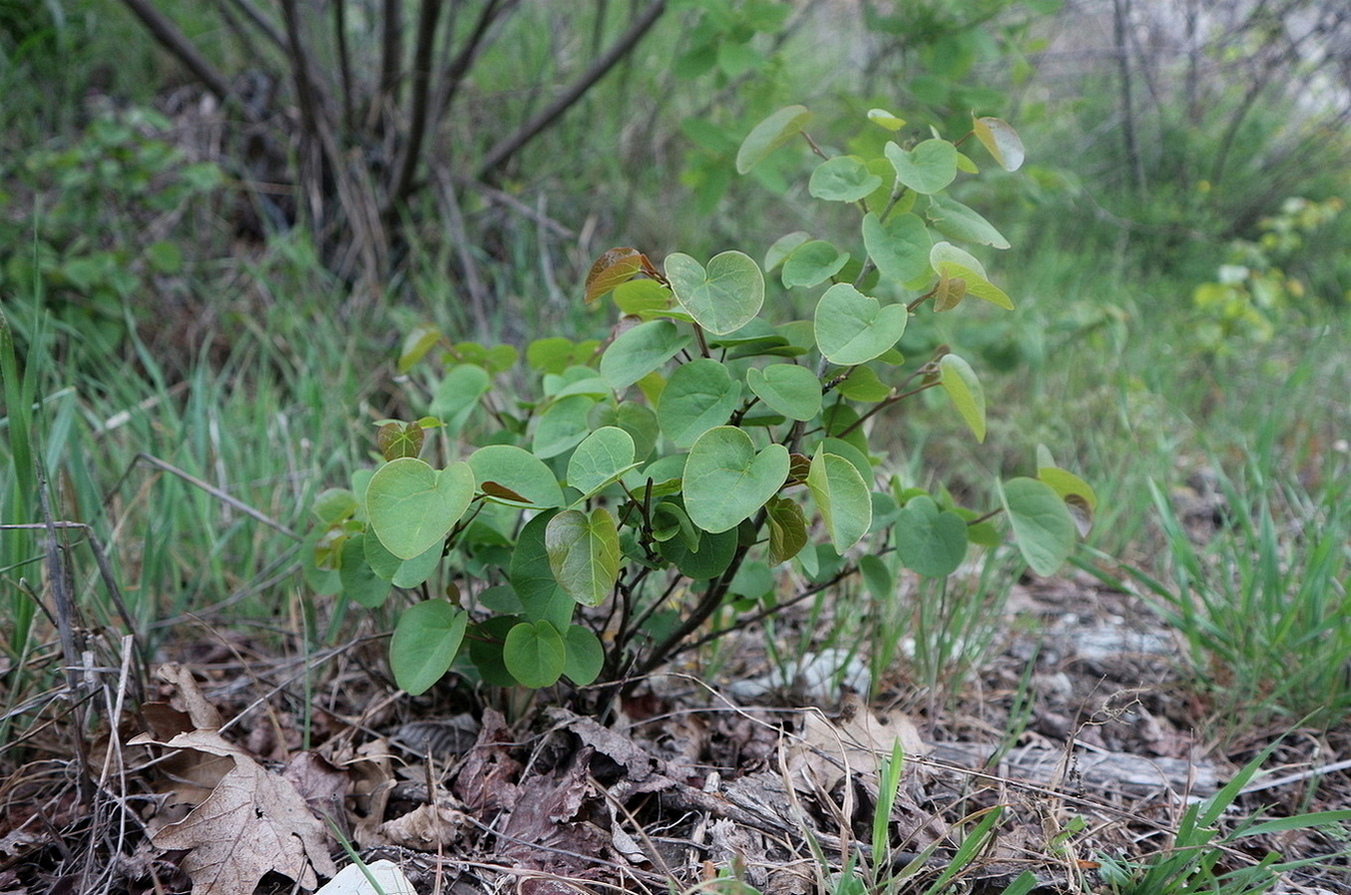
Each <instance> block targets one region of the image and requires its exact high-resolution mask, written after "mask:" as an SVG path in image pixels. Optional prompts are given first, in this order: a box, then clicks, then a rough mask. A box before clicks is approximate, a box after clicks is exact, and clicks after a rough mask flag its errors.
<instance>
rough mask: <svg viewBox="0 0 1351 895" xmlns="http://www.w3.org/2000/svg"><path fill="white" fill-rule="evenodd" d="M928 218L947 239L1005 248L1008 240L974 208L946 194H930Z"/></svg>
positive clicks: (1007, 245)
mask: <svg viewBox="0 0 1351 895" xmlns="http://www.w3.org/2000/svg"><path fill="white" fill-rule="evenodd" d="M927 214H928V218H929V220H930V221H932V222H933V225H934V229H935V230H937V231H938V232H939V233H942V234H943V235H944V236H946V237H947V238H948V239H960V240H961V241H962V242H974V243H978V244H979V245H987V246H994V247H995V248H996V249H1007V248H1008V247H1009V241H1008V240H1007V239H1005V238H1004V234H1002V233H1000V232H999V231H998V230H996V229H995V226H994V224H991V223H990V222H989V221H987V220H985V218H983V217H981V216H980V215H979V214H978V213H977V212H976V211H975V209H972V208H968V207H967V206H965V205H963V204H962V203H960V202H958V201H957V200H956V199H949V198H948V197H946V196H930V197H929V210H928V213H927Z"/></svg>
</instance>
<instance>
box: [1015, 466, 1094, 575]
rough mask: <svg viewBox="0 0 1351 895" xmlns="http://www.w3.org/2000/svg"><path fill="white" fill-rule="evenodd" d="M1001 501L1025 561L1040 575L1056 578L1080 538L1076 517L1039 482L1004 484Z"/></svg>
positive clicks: (1025, 481) (1053, 492) (1016, 480)
mask: <svg viewBox="0 0 1351 895" xmlns="http://www.w3.org/2000/svg"><path fill="white" fill-rule="evenodd" d="M999 499H1000V501H1001V502H1002V503H1003V504H1004V512H1006V513H1008V516H1009V524H1010V525H1011V526H1012V527H1013V537H1014V539H1015V540H1016V541H1017V543H1018V549H1019V550H1020V551H1022V554H1023V558H1024V559H1026V560H1027V564H1028V566H1029V567H1031V569H1032V571H1034V572H1036V573H1037V574H1038V575H1054V574H1055V572H1056V570H1057V569H1059V568H1060V566H1061V564H1063V563H1064V562H1065V560H1066V559H1068V558H1069V555H1070V553H1071V552H1072V551H1073V550H1074V542H1075V541H1076V540H1077V538H1078V529H1077V528H1076V527H1075V525H1074V517H1073V516H1071V515H1070V511H1069V509H1068V508H1067V507H1066V506H1065V502H1064V501H1062V500H1061V499H1060V495H1059V494H1057V493H1056V492H1055V489H1054V488H1052V487H1051V486H1050V485H1048V484H1046V483H1045V482H1039V481H1037V480H1036V479H1029V478H1016V479H1010V480H1009V481H1007V482H1004V483H1003V485H1002V487H1000V489H999Z"/></svg>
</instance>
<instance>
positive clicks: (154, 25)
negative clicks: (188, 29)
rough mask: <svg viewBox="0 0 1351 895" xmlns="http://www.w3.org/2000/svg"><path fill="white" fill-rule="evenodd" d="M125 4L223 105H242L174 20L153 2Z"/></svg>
mask: <svg viewBox="0 0 1351 895" xmlns="http://www.w3.org/2000/svg"><path fill="white" fill-rule="evenodd" d="M122 3H123V5H124V6H126V7H127V9H129V10H131V12H132V14H133V15H135V16H136V17H137V18H138V19H140V20H141V22H142V23H143V24H144V25H145V27H146V29H147V30H148V31H149V32H150V34H151V36H153V37H154V38H155V40H157V41H159V43H160V45H161V46H163V47H164V48H165V49H166V50H168V51H169V52H170V53H172V54H173V55H174V56H176V57H177V58H178V61H180V62H182V63H183V65H184V66H186V67H187V69H188V71H190V72H192V74H193V76H194V77H196V78H197V80H199V81H201V82H202V84H203V85H204V86H205V87H206V89H207V90H209V91H211V93H212V95H213V96H215V97H216V99H218V100H220V102H221V104H222V105H239V104H238V103H236V102H235V99H236V97H235V96H234V92H233V91H232V90H231V89H230V82H229V81H228V80H226V78H225V76H224V75H222V74H221V73H220V72H218V71H217V70H216V69H215V67H214V66H213V65H212V64H211V63H210V62H207V61H206V57H205V56H203V55H202V54H201V53H200V52H198V50H197V45H196V44H194V43H193V42H192V41H191V40H189V39H188V36H187V35H186V34H184V33H183V32H182V31H181V30H179V28H178V26H177V25H176V24H174V21H173V20H172V19H170V18H169V17H168V16H166V15H164V13H162V12H160V11H159V10H158V9H156V8H155V7H154V6H152V5H151V3H150V0H122ZM246 111H247V110H246ZM250 117H252V116H250Z"/></svg>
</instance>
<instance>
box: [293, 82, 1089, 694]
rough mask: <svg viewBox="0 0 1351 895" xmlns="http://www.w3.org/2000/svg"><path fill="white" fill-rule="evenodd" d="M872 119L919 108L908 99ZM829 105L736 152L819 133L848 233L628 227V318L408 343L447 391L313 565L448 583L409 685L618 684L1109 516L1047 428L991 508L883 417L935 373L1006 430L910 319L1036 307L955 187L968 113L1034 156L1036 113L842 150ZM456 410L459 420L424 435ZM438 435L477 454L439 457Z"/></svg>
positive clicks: (818, 177) (617, 295) (972, 411)
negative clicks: (645, 248)
mask: <svg viewBox="0 0 1351 895" xmlns="http://www.w3.org/2000/svg"><path fill="white" fill-rule="evenodd" d="M868 118H869V119H870V122H869V123H868V124H867V125H866V126H868V127H878V126H880V127H882V128H885V129H886V130H888V131H890V132H892V133H893V134H895V133H896V132H899V131H900V130H901V129H902V128H903V127H904V122H903V121H901V120H900V119H898V118H896V117H895V116H893V115H891V114H889V113H887V112H884V111H882V110H873V111H872V112H870V113H869V114H868ZM810 121H811V115H810V113H809V112H808V111H807V110H806V109H805V108H803V107H801V106H790V107H789V108H786V109H782V110H780V111H778V112H776V113H775V114H773V115H771V116H770V117H769V118H767V119H766V120H765V121H763V122H761V123H760V124H759V125H757V126H756V127H755V128H754V129H753V130H752V131H751V132H750V134H749V135H748V136H747V137H746V139H745V141H744V143H743V144H742V146H741V149H740V152H739V153H738V155H737V161H736V164H737V170H738V171H739V172H740V173H742V174H745V173H747V172H748V171H750V170H751V169H752V168H754V167H755V166H756V165H757V164H758V163H760V162H761V161H763V160H764V159H765V158H766V157H767V156H768V155H769V154H770V153H772V152H774V151H775V150H776V149H778V148H779V147H780V146H782V145H783V144H785V143H787V142H788V141H790V140H794V139H798V138H802V139H805V140H806V142H807V145H808V146H810V148H811V150H812V151H813V152H814V153H815V154H817V155H818V156H820V157H821V162H820V163H819V164H818V165H817V166H816V168H815V170H813V171H812V173H811V177H810V180H809V181H808V183H807V190H808V192H809V193H810V195H811V196H813V197H815V198H816V199H819V200H821V201H823V202H833V203H845V204H847V205H852V206H854V207H856V208H857V209H858V212H859V215H860V230H859V232H858V233H857V234H855V235H854V238H853V239H852V240H851V241H849V242H848V243H846V244H845V246H844V247H840V246H838V245H836V244H835V243H834V242H830V241H827V240H824V239H820V238H816V237H815V236H814V235H813V234H808V233H801V232H800V233H792V234H789V235H788V236H785V237H783V238H782V239H779V240H778V241H777V242H775V243H774V244H773V245H772V246H771V247H770V248H769V251H768V253H767V254H766V256H765V258H764V264H763V266H762V265H760V264H757V263H756V261H755V260H754V259H752V258H751V257H750V256H749V255H747V254H745V253H743V252H740V251H726V252H722V253H721V254H718V255H715V256H714V257H712V258H710V259H708V260H707V261H700V260H699V259H696V258H693V257H690V256H689V255H685V254H680V253H676V254H672V255H669V256H667V257H666V258H665V259H663V261H662V263H661V265H660V267H658V265H656V264H654V263H653V262H652V261H651V260H650V259H649V258H648V257H647V256H646V255H645V254H643V253H642V252H641V251H639V250H637V249H633V248H616V249H611V250H610V251H608V252H606V253H604V254H603V255H602V256H601V257H600V258H599V259H598V260H597V261H596V263H595V265H594V266H593V267H592V269H591V271H590V273H589V275H588V276H587V278H586V282H585V287H584V300H585V302H586V303H587V304H589V305H594V304H595V303H597V302H600V301H601V300H602V299H605V298H607V297H608V298H609V300H610V301H612V302H613V304H614V306H615V308H616V309H617V310H618V312H619V315H620V318H619V322H618V323H617V324H616V326H615V327H614V330H613V332H612V334H611V336H610V338H609V339H607V340H605V341H604V342H599V341H583V342H573V341H570V340H568V339H564V338H547V339H541V340H539V341H536V342H534V343H532V344H530V345H529V347H528V348H527V349H526V352H525V358H524V360H525V367H526V368H527V373H526V375H525V376H524V377H522V376H521V375H520V371H518V370H516V369H515V368H516V367H517V365H518V362H519V361H520V358H519V356H518V352H517V351H516V349H514V348H513V347H511V346H503V345H499V346H495V347H491V348H489V347H485V346H482V345H478V344H474V343H458V344H454V343H452V342H450V341H449V340H448V339H446V338H445V337H444V336H442V335H441V334H440V333H438V332H437V331H435V329H433V328H431V327H425V326H424V327H418V328H416V329H415V330H414V331H413V332H411V333H409V334H408V336H407V338H406V340H405V342H404V346H403V352H402V355H401V357H400V358H399V369H400V370H401V371H405V372H406V371H408V370H410V369H412V368H413V367H414V365H422V366H426V365H428V364H430V365H431V366H433V367H434V372H432V373H430V374H428V376H427V379H426V380H425V382H426V384H427V385H428V390H427V392H426V394H427V396H428V398H429V400H428V401H427V404H426V411H427V416H426V417H424V418H423V419H420V420H417V421H413V422H402V421H389V422H386V423H384V424H383V425H382V426H381V428H380V431H379V441H378V444H379V449H380V452H381V454H382V455H383V458H384V462H383V463H382V464H381V465H380V466H378V468H376V469H375V470H373V471H370V470H366V471H362V472H361V473H359V474H357V475H356V476H354V477H353V478H354V480H353V482H352V485H351V488H350V489H346V490H334V491H330V492H326V493H325V494H324V495H323V496H322V498H321V499H320V500H319V501H318V502H317V505H316V507H315V515H316V517H317V519H318V524H317V526H316V530H315V532H314V533H313V535H312V540H311V543H312V547H313V550H312V551H311V554H312V556H311V561H312V568H311V570H310V572H311V580H312V582H314V583H315V585H316V586H318V587H321V588H324V589H326V590H328V591H338V590H341V592H342V593H343V594H344V595H346V596H347V597H350V599H351V600H353V601H355V602H356V603H359V604H361V605H363V606H367V607H378V606H380V605H381V604H383V603H384V602H385V601H386V599H387V598H388V596H389V594H390V593H391V591H394V590H396V589H397V590H399V591H401V592H410V591H412V592H416V593H420V594H421V596H422V597H423V599H421V600H419V601H418V602H415V603H413V604H412V605H411V606H407V608H404V609H402V611H401V612H400V614H399V617H398V622H397V624H396V626H395V628H394V636H393V639H392V641H391V643H390V664H391V667H392V669H393V673H394V677H395V680H396V681H397V682H398V684H399V686H400V687H402V688H403V689H405V690H407V691H408V692H409V693H413V694H417V693H422V692H424V691H425V690H427V689H428V688H430V687H431V686H432V685H433V684H435V683H436V682H437V681H438V680H439V679H440V678H441V677H442V676H443V675H444V674H446V673H447V671H449V670H450V669H451V668H452V667H455V668H457V669H459V670H460V671H461V672H462V673H464V674H466V675H470V676H475V675H476V676H477V678H478V679H479V680H481V681H482V682H485V683H487V684H491V685H501V686H521V687H528V688H539V687H549V686H552V685H554V684H557V683H559V682H560V681H563V682H565V683H567V684H570V685H572V686H573V687H582V686H585V685H588V684H592V683H594V682H600V683H609V684H613V685H614V686H613V687H611V688H609V690H608V692H610V693H613V692H614V691H615V689H618V688H622V687H623V686H625V685H627V684H629V683H631V682H633V681H636V680H638V679H639V678H641V676H643V675H645V674H646V673H648V672H651V671H653V670H654V669H657V668H658V667H659V666H661V665H662V664H663V663H666V662H667V661H669V660H671V659H672V658H673V657H675V656H676V655H678V654H680V653H682V652H684V651H687V650H690V649H693V648H695V647H697V646H699V645H701V644H703V643H706V642H708V641H709V640H711V639H713V638H716V637H717V636H720V635H721V634H724V633H726V632H727V631H730V630H733V629H735V628H736V627H739V626H743V625H746V624H749V623H751V622H753V621H755V620H757V619H760V618H764V617H766V616H767V615H769V614H771V613H773V612H775V611H777V610H778V609H780V608H782V607H784V606H785V605H787V604H789V603H791V602H794V601H797V600H801V599H804V598H806V597H808V596H810V595H812V594H815V593H818V592H820V591H822V590H824V589H827V588H831V587H834V586H836V585H838V584H839V583H840V582H842V581H843V579H845V578H846V577H848V576H852V575H857V574H861V575H863V576H864V577H865V578H866V580H867V582H868V585H869V586H868V591H869V592H871V593H873V594H887V593H894V592H895V591H896V584H897V576H898V575H900V574H902V573H903V572H904V571H906V570H908V571H909V572H912V573H914V574H916V575H921V576H928V577H936V578H941V577H944V576H947V575H950V574H952V573H953V572H955V571H956V570H957V568H958V567H959V566H960V565H961V563H962V561H963V559H964V557H965V556H966V552H967V548H968V545H970V544H973V543H975V544H983V545H991V546H993V545H998V544H1000V543H1002V542H1003V540H1004V538H1005V532H1004V531H1003V530H1002V529H1007V532H1008V534H1009V535H1010V536H1011V538H1012V540H1013V541H1014V542H1015V543H1016V544H1017V547H1018V549H1020V550H1021V552H1022V555H1023V557H1024V558H1025V559H1026V562H1027V564H1028V566H1030V567H1031V568H1032V569H1033V570H1034V571H1035V572H1037V573H1038V574H1042V575H1049V574H1051V573H1053V572H1055V570H1056V569H1057V568H1058V567H1059V566H1060V565H1061V563H1062V562H1063V561H1064V560H1065V559H1066V557H1067V556H1068V555H1069V553H1070V551H1071V550H1072V549H1073V547H1074V544H1075V541H1076V538H1077V528H1076V523H1075V520H1074V518H1073V516H1072V515H1071V513H1070V512H1069V509H1068V508H1067V506H1066V504H1067V502H1068V503H1071V504H1074V505H1076V507H1077V508H1078V509H1080V510H1081V511H1083V512H1084V513H1089V514H1091V512H1092V509H1093V505H1094V500H1095V498H1094V496H1093V492H1092V490H1091V489H1090V488H1089V487H1088V486H1087V485H1086V484H1085V483H1084V482H1083V481H1082V480H1080V479H1079V478H1078V477H1076V476H1075V475H1073V474H1072V473H1069V472H1067V471H1065V470H1062V469H1059V468H1057V467H1056V466H1055V464H1054V462H1053V461H1052V460H1051V459H1050V457H1049V454H1048V453H1047V452H1046V451H1045V450H1044V449H1043V450H1041V451H1039V456H1038V467H1039V468H1038V471H1037V475H1036V477H1035V478H1030V477H1021V478H1013V479H1010V480H1008V481H1003V482H995V483H994V487H993V491H994V493H995V494H996V495H997V500H998V503H997V505H995V506H993V507H989V508H985V509H981V510H976V509H967V508H963V507H959V506H954V505H952V504H951V502H950V499H949V498H948V497H947V496H946V492H944V491H940V492H939V493H930V492H927V491H924V490H921V489H918V488H913V487H904V486H903V485H902V483H900V482H899V481H898V480H897V479H895V478H888V477H883V476H881V475H880V474H879V468H880V466H879V464H880V462H881V460H882V459H883V458H881V457H879V455H878V453H877V452H875V451H874V450H873V449H872V448H871V447H870V445H869V442H868V432H869V428H870V425H869V424H870V422H871V421H872V420H873V418H874V417H876V416H878V415H879V414H885V413H887V412H889V411H891V410H893V409H894V408H895V405H897V404H900V403H902V402H904V401H908V400H913V399H915V398H916V396H918V395H919V394H920V393H921V392H924V391H927V390H929V389H940V390H941V391H942V392H945V393H946V395H947V397H948V398H949V399H950V402H951V405H952V407H953V408H954V409H955V410H956V411H957V416H958V417H959V418H960V420H961V421H962V422H963V423H964V424H965V426H966V427H967V428H968V429H969V430H970V432H971V434H972V435H973V436H974V437H975V438H976V440H977V441H983V440H984V438H985V398H984V393H983V392H982V390H981V385H980V382H979V381H978V379H977V377H976V373H975V371H974V370H973V369H972V367H971V365H970V364H969V363H967V361H965V360H964V359H962V358H961V357H959V356H958V355H956V354H953V353H951V352H949V351H948V349H947V348H946V347H940V348H939V349H938V350H936V351H935V352H934V353H933V355H932V356H931V357H927V358H924V359H922V360H921V361H919V362H910V361H909V360H907V359H906V358H905V357H903V356H902V355H901V353H900V351H899V350H898V349H897V343H898V342H899V341H900V340H901V337H902V336H903V335H904V334H905V331H906V326H907V325H908V323H909V322H910V320H911V318H912V317H914V316H916V315H919V314H946V313H952V312H955V311H958V310H959V309H960V307H961V305H962V304H963V303H964V302H967V301H970V300H973V299H974V300H978V301H984V302H989V303H991V304H993V305H996V306H998V307H1000V308H1004V309H1010V310H1011V309H1012V308H1013V302H1012V301H1011V300H1010V299H1009V297H1008V296H1007V295H1006V294H1005V293H1004V292H1003V291H1002V290H1001V289H1000V288H999V287H998V286H996V285H995V284H994V283H992V282H991V281H990V278H989V277H988V276H987V274H986V270H985V267H984V266H983V265H982V264H981V262H980V261H979V260H977V258H976V257H975V256H974V255H972V254H971V253H970V252H968V251H967V250H966V249H965V248H961V247H960V246H959V245H958V243H966V244H977V245H985V246H991V247H994V248H997V249H1003V248H1007V247H1008V242H1007V241H1006V240H1005V239H1004V237H1003V236H1002V235H1001V234H1000V233H999V231H998V230H997V229H995V227H994V226H992V225H991V224H990V223H989V222H988V221H987V220H986V219H985V218H983V217H982V216H981V215H979V214H978V213H976V212H975V211H974V210H972V209H971V208H969V207H967V206H966V205H964V204H962V203H961V202H958V201H956V200H955V199H953V198H951V197H950V196H948V195H946V194H945V190H947V188H948V187H949V186H950V185H951V184H952V183H953V182H954V181H955V180H956V179H957V178H958V177H959V176H960V175H962V174H967V175H974V174H976V173H977V167H976V164H975V162H974V161H972V159H971V158H969V157H968V156H967V155H965V154H964V153H963V151H962V148H961V147H962V144H964V143H965V142H966V141H967V140H968V138H970V137H973V136H974V137H975V138H976V142H977V143H979V144H980V145H982V146H984V148H985V150H986V151H987V152H988V153H989V155H990V156H992V157H993V159H994V161H995V163H996V164H998V165H999V166H1001V167H1002V168H1004V169H1005V170H1008V171H1013V170H1016V169H1017V168H1018V167H1019V165H1020V164H1021V163H1022V160H1023V148H1022V144H1021V142H1020V141H1019V139H1018V135H1017V134H1016V133H1015V132H1014V130H1013V128H1011V127H1010V126H1009V125H1008V124H1006V123H1004V122H1003V121H1000V120H998V119H995V118H974V119H973V121H972V129H971V132H970V133H968V134H967V135H966V136H964V137H962V138H961V139H960V140H958V141H956V142H955V143H954V142H949V141H947V140H944V139H940V138H937V137H932V138H928V139H922V140H920V141H918V142H914V141H906V142H904V143H903V142H900V138H899V137H897V138H896V140H893V141H889V142H886V143H885V146H884V149H883V151H882V152H881V153H880V154H878V155H877V156H876V157H873V158H864V157H859V156H854V155H837V156H827V154H826V153H824V152H822V151H821V150H820V149H819V148H818V144H817V143H816V142H815V141H813V140H812V139H811V137H810V136H809V135H808V133H807V131H806V127H807V126H808V124H809V122H810ZM766 272H768V273H770V274H776V279H777V280H778V282H777V283H767V282H766ZM794 292H796V293H797V294H798V295H802V294H811V295H815V310H814V312H813V314H812V316H811V318H810V319H806V320H790V321H785V320H781V319H780V318H781V317H783V316H785V315H786V314H787V312H788V309H789V308H791V306H792V305H794V304H797V305H801V304H802V302H801V301H791V302H790V300H789V298H790V293H794ZM508 374H511V375H508ZM520 381H527V382H528V383H529V388H528V390H526V391H523V392H518V391H517V390H516V389H515V387H514V386H515V384H516V383H518V382H520ZM429 430H431V431H436V432H439V433H440V435H441V437H440V438H438V439H432V440H430V441H429V444H424V434H425V433H426V432H427V431H429ZM431 444H435V445H436V451H429V450H428V448H429V447H430V446H431ZM438 451H439V452H444V454H445V455H447V456H448V457H453V458H454V459H447V458H446V457H443V458H440V459H438V460H436V461H435V462H428V460H426V459H423V458H422V455H423V454H425V453H436V452H438ZM786 563H791V564H792V565H793V567H794V569H795V571H796V572H797V574H796V575H795V576H792V580H795V581H797V582H806V584H805V586H803V585H799V586H798V589H797V591H796V592H784V589H785V588H787V584H786V582H787V580H789V578H788V576H783V575H777V574H775V570H776V569H779V568H781V567H783V566H784V564H786ZM725 607H731V609H732V612H731V613H730V614H729V613H726V612H720V610H722V609H724V608H725ZM729 615H730V617H733V618H735V619H736V620H735V621H734V622H732V623H731V624H728V623H727V621H726V619H727V618H728V617H729ZM715 616H716V617H717V618H718V619H720V620H721V621H722V624H723V625H724V627H721V628H714V627H713V626H712V625H711V624H710V622H711V620H712V619H714V618H715ZM603 691H605V688H597V689H596V691H595V692H603ZM598 704H599V700H598Z"/></svg>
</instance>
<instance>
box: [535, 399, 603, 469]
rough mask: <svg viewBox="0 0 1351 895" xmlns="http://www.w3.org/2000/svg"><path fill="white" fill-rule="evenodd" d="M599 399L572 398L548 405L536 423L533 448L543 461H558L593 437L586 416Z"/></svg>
mask: <svg viewBox="0 0 1351 895" xmlns="http://www.w3.org/2000/svg"><path fill="white" fill-rule="evenodd" d="M595 403H596V399H595V398H593V397H591V396H590V395H569V396H567V397H566V398H560V399H558V400H557V401H554V402H553V403H552V404H550V405H549V407H548V409H547V410H545V411H544V413H542V414H540V417H539V421H538V422H537V423H535V437H534V439H533V440H532V441H531V443H530V448H531V450H532V451H533V452H534V454H535V456H536V457H538V458H540V459H541V460H547V459H549V458H550V457H557V456H558V455H559V454H562V453H566V452H567V451H570V450H572V449H573V448H575V447H576V446H577V445H579V444H581V443H582V439H583V438H585V437H586V436H587V435H589V434H590V433H591V425H590V424H589V423H588V422H587V414H588V413H590V411H591V405H593V404H595Z"/></svg>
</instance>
